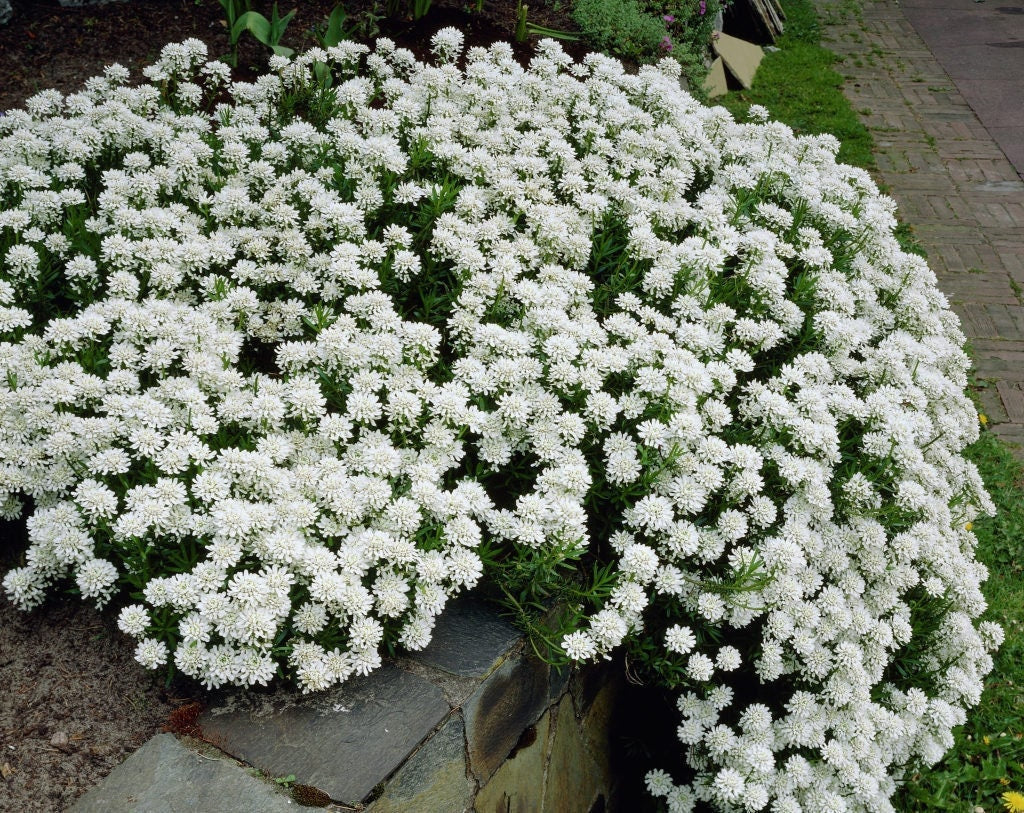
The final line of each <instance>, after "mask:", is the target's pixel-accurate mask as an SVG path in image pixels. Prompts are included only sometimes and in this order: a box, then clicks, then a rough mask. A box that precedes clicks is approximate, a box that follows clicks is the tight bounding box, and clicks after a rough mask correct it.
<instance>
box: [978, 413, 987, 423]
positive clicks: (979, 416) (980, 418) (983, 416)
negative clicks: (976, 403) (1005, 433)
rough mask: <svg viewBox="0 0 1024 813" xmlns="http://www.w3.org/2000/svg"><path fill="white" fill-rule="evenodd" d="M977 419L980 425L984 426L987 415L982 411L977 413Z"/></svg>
mask: <svg viewBox="0 0 1024 813" xmlns="http://www.w3.org/2000/svg"><path fill="white" fill-rule="evenodd" d="M978 420H979V421H981V425H982V426H986V425H987V424H988V416H987V415H985V414H984V413H982V412H979V413H978Z"/></svg>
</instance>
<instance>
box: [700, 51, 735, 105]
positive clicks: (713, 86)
mask: <svg viewBox="0 0 1024 813" xmlns="http://www.w3.org/2000/svg"><path fill="white" fill-rule="evenodd" d="M704 90H706V91H707V94H708V98H710V99H714V98H715V97H716V96H724V95H725V94H726V93H728V92H729V85H728V84H727V83H726V81H725V63H724V62H722V57H720V56H716V57H715V61H714V62H712V63H711V70H709V71H708V78H707V79H705V80H704Z"/></svg>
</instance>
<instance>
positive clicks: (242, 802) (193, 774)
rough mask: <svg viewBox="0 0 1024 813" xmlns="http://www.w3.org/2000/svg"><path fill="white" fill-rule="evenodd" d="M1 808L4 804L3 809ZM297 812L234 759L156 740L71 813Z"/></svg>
mask: <svg viewBox="0 0 1024 813" xmlns="http://www.w3.org/2000/svg"><path fill="white" fill-rule="evenodd" d="M0 807H2V803H0ZM297 809H298V806H297V805H296V804H295V803H294V802H292V800H291V799H290V798H289V797H288V796H287V795H285V794H284V793H283V792H282V791H280V790H279V789H278V788H276V787H274V786H273V785H271V784H270V783H269V782H267V781H265V780H261V779H257V778H256V777H254V776H252V775H251V774H249V773H248V772H247V771H246V770H245V769H244V768H242V767H241V766H240V765H238V763H237V762H235V761H234V760H233V759H231V758H230V757H227V756H224V755H221V756H220V757H209V756H204V755H200V754H197V753H196V752H195V751H192V750H190V749H189V748H186V747H185V746H184V745H183V744H182V743H181V742H179V741H178V739H177V738H176V737H174V735H172V734H157V735H156V736H155V737H153V739H151V740H149V742H147V743H146V744H145V745H143V746H142V747H141V748H140V749H139V750H138V751H136V752H135V753H134V754H132V755H131V756H130V757H128V759H126V760H125V761H124V762H122V763H121V764H120V765H118V766H117V767H116V768H114V770H113V772H111V774H110V775H109V776H108V777H107V778H106V779H104V780H103V781H102V782H101V783H100V784H99V785H97V786H96V787H94V788H92V790H90V791H88V792H87V793H86V794H85V795H84V796H82V797H81V798H80V799H79V800H78V801H77V802H76V803H75V804H74V805H73V806H72V807H71V813H202V811H214V810H215V811H217V813H254V811H260V813H278V811H285V810H287V811H295V810H297Z"/></svg>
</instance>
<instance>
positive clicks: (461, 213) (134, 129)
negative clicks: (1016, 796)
mask: <svg viewBox="0 0 1024 813" xmlns="http://www.w3.org/2000/svg"><path fill="white" fill-rule="evenodd" d="M433 45H434V51H435V54H436V56H437V62H436V64H431V65H426V64H421V63H418V62H416V60H415V59H413V58H412V56H411V55H410V54H409V53H408V52H406V51H403V50H402V49H397V48H395V47H394V45H393V44H392V43H390V42H388V41H386V40H382V41H379V42H378V44H377V47H376V50H375V51H372V52H370V51H369V49H367V48H366V47H365V46H361V45H355V44H351V43H341V44H339V45H338V46H336V47H334V48H330V49H327V50H323V49H314V50H313V51H310V52H308V53H306V54H303V55H302V56H300V57H298V58H296V59H295V60H289V59H287V58H283V57H275V58H273V60H272V67H273V69H274V72H272V73H271V74H269V75H267V76H264V77H262V78H260V79H259V80H258V81H256V82H254V83H235V84H230V83H229V78H228V73H227V69H226V68H225V66H224V65H222V64H220V63H215V62H213V63H211V62H207V61H206V53H205V48H204V47H202V44H201V43H197V42H186V43H182V44H177V45H171V46H168V47H167V48H166V49H165V50H164V52H163V55H162V57H161V59H160V61H159V62H158V63H157V64H156V65H154V66H153V67H152V68H150V69H149V70H148V71H147V77H148V79H149V80H150V81H149V83H148V84H145V85H142V86H140V87H129V86H128V85H127V84H126V80H127V76H126V72H125V71H123V70H122V69H119V68H118V67H116V66H115V67H113V68H110V69H109V70H108V71H107V72H106V74H105V75H104V76H103V77H99V78H97V79H94V80H91V81H90V82H89V83H88V84H87V86H86V88H85V90H84V91H83V92H81V93H78V94H73V95H71V96H68V97H61V96H60V94H57V93H54V92H45V93H42V94H39V95H37V96H36V97H34V98H33V99H31V100H29V102H28V103H27V106H26V110H25V111H13V112H11V113H9V114H8V115H7V116H5V117H2V118H0V195H2V201H3V203H2V207H3V208H2V211H0V226H2V229H3V230H2V232H0V258H2V263H3V268H2V273H3V276H2V285H0V304H2V306H3V310H2V311H0V314H2V316H0V330H2V331H3V334H4V340H3V343H2V344H0V373H2V375H0V410H2V413H3V422H2V428H0V463H2V468H0V488H2V489H3V490H4V492H5V493H6V500H5V502H4V513H5V515H7V516H16V515H18V514H19V513H21V512H22V510H23V509H24V505H23V503H24V502H25V501H26V500H27V501H28V504H29V509H30V516H29V518H28V528H29V535H30V547H29V549H28V551H27V553H26V557H25V564H24V565H23V566H22V567H19V568H16V569H14V570H13V571H11V572H10V573H9V574H7V576H6V577H5V578H4V587H5V589H6V592H7V594H8V596H10V598H11V599H12V600H14V601H15V602H16V603H18V604H19V605H20V606H22V607H25V608H31V607H33V606H35V605H37V604H38V603H39V602H41V601H42V600H43V598H44V597H45V595H46V594H47V593H48V592H51V591H53V590H56V589H60V588H61V587H63V586H65V585H66V584H68V583H70V584H73V585H74V588H73V589H75V590H76V591H77V592H78V593H80V594H81V595H82V596H83V598H86V599H89V600H93V601H96V602H97V603H101V604H102V603H106V602H108V601H110V600H111V599H112V598H114V597H115V596H117V597H118V599H117V600H118V601H119V602H122V603H124V604H125V606H124V607H123V609H122V610H121V614H120V625H121V628H122V629H123V630H124V631H125V632H126V633H128V634H129V635H132V636H134V637H135V638H136V639H137V640H138V649H137V657H138V659H139V661H140V662H141V663H143V664H144V665H146V666H149V667H152V668H161V667H164V666H165V665H169V664H173V665H174V666H175V667H176V668H177V669H178V670H180V671H181V672H184V673H185V674H187V675H189V676H191V677H194V678H196V679H197V680H200V681H202V682H203V683H204V684H205V685H207V686H219V685H223V684H229V683H230V684H235V685H252V684H257V683H266V682H267V681H269V680H270V679H272V678H273V677H274V676H275V675H276V674H278V673H284V674H287V675H288V676H290V677H292V678H294V679H295V680H296V681H297V682H298V683H299V685H300V686H302V687H303V688H304V689H307V690H317V689H322V688H326V687H328V686H330V685H332V684H335V683H337V682H339V681H343V680H345V679H346V678H348V677H349V676H350V675H352V674H357V673H366V672H368V671H370V670H372V669H373V668H374V667H376V666H377V665H378V664H379V663H380V651H381V648H382V646H383V647H387V646H393V645H398V646H402V647H405V648H409V649H416V648H419V647H422V646H424V645H425V644H426V643H427V641H428V640H429V637H430V632H431V628H432V625H433V622H434V618H435V617H436V616H437V614H438V613H439V612H441V611H443V608H444V605H445V603H446V601H447V600H448V598H449V597H450V596H452V595H454V594H456V593H458V592H460V591H462V590H464V589H467V588H469V587H472V586H474V585H475V584H476V583H477V582H478V581H479V580H480V579H481V576H485V575H486V573H487V572H488V571H491V570H502V569H503V568H504V570H505V571H506V572H507V571H508V570H510V569H514V566H515V563H516V562H541V563H542V564H543V566H539V567H537V568H535V571H536V570H547V571H548V572H554V571H556V570H557V569H558V563H559V562H561V561H565V562H575V561H581V562H582V563H583V564H584V565H585V568H584V569H582V571H581V572H582V573H583V574H588V573H589V574H593V577H592V580H591V581H583V580H582V577H581V581H580V582H579V583H578V589H577V592H576V595H577V596H578V598H577V600H576V602H575V603H574V604H572V603H571V604H570V606H568V607H566V612H565V614H564V616H563V619H562V620H563V623H564V624H565V625H566V627H565V629H564V630H562V631H560V632H559V633H558V634H557V635H556V636H555V639H556V641H555V642H556V643H557V644H558V645H559V646H560V648H561V650H562V651H563V652H564V654H565V656H567V657H568V658H571V659H574V660H577V661H585V660H588V659H592V658H597V657H601V656H604V655H606V654H607V653H609V652H610V651H611V650H613V649H614V648H615V647H617V646H619V645H621V644H622V643H623V642H624V641H626V640H627V638H628V639H630V640H632V642H633V643H632V644H631V647H632V654H633V657H634V660H635V662H636V663H637V664H638V665H639V666H640V667H642V668H643V669H645V670H647V671H648V672H649V673H651V674H656V675H658V676H659V679H661V680H662V681H664V682H665V683H666V684H668V685H671V686H674V687H676V688H677V689H678V690H679V692H680V698H679V711H680V715H681V720H680V722H681V725H680V727H679V738H680V741H681V743H682V746H683V749H684V751H685V757H686V759H685V764H684V763H683V762H681V763H680V764H679V765H677V766H671V765H669V766H661V767H659V769H657V770H654V771H652V772H651V774H650V775H649V777H648V786H649V788H650V790H651V792H652V793H654V794H655V795H658V796H661V797H664V798H665V799H666V800H667V804H668V807H669V808H670V809H671V810H690V809H693V807H694V806H695V804H696V803H697V802H698V801H706V802H710V803H711V805H712V806H713V807H715V808H717V809H720V810H768V809H771V810H775V811H801V810H804V811H822V810H829V811H832V810H835V811H842V810H849V811H854V810H890V809H892V806H891V804H890V802H889V798H890V796H891V795H892V793H893V791H894V790H895V786H896V784H895V783H896V781H897V780H898V779H899V778H901V777H902V776H903V774H904V773H905V772H906V770H908V769H910V768H914V767H917V766H919V765H923V764H930V763H932V762H934V761H935V760H937V759H939V758H940V757H941V756H942V754H943V752H944V751H945V750H946V748H947V747H948V746H949V745H950V744H951V742H952V737H951V734H950V731H951V729H952V727H953V726H955V725H957V724H958V723H961V722H962V721H963V720H964V710H965V709H966V708H967V707H969V706H971V705H973V704H975V703H976V702H977V699H978V696H979V694H980V691H981V679H982V677H983V676H984V674H986V673H987V672H988V670H989V669H990V668H991V665H992V661H991V657H990V655H989V654H988V652H989V651H990V650H991V649H993V648H994V647H996V646H998V644H999V642H1000V640H1001V630H1000V629H999V627H998V626H997V625H995V624H992V623H989V622H979V621H978V620H977V619H978V617H979V615H980V614H981V613H982V611H983V610H984V606H985V604H984V600H983V598H982V596H981V593H980V590H979V584H980V582H981V581H982V580H983V579H984V576H985V569H984V567H983V566H982V565H981V564H979V563H978V562H977V560H976V558H975V556H974V547H975V539H974V537H973V535H972V533H971V530H970V526H969V523H970V522H971V520H972V519H973V518H975V516H976V515H978V514H979V513H983V512H987V511H989V510H991V502H990V500H989V499H988V497H987V495H986V494H985V491H984V488H983V486H982V484H981V481H980V479H979V477H978V475H977V471H976V469H975V468H974V467H973V465H971V464H970V463H968V462H967V461H965V460H964V458H963V456H962V450H963V449H964V447H965V446H966V444H968V443H969V442H971V441H972V440H974V439H975V438H976V437H977V434H978V423H977V416H976V413H975V411H974V409H973V407H972V404H971V402H970V400H969V399H968V398H967V397H966V396H965V395H964V386H965V384H966V371H967V367H968V362H967V357H966V356H965V354H964V353H963V351H962V349H961V345H962V343H963V336H962V334H961V333H960V330H959V327H958V324H957V320H956V318H955V316H954V315H953V314H952V313H951V312H950V311H949V309H948V307H947V306H946V302H945V300H944V298H943V297H942V295H941V294H940V293H939V292H938V290H937V289H936V287H935V280H934V276H933V275H932V274H931V272H930V271H929V269H928V267H927V265H926V263H925V262H924V261H923V260H922V259H921V258H920V257H917V256H914V255H911V254H907V253H905V252H904V251H902V250H901V248H900V246H899V244H898V242H897V241H896V239H895V238H894V236H893V228H894V226H895V220H894V218H893V204H892V202H891V201H890V200H888V199H886V198H884V197H881V196H880V195H879V194H878V192H877V189H876V188H875V186H874V184H873V183H872V182H871V180H870V178H869V176H868V175H867V174H866V173H865V172H864V171H863V170H859V169H855V168H851V167H847V166H843V165H839V164H837V163H836V162H835V152H836V149H837V143H836V141H835V139H833V138H831V137H828V136H814V137H803V138H797V137H795V136H794V135H793V133H792V131H791V130H789V129H788V128H787V127H785V126H783V125H780V124H776V123H771V122H767V121H764V120H761V119H760V118H759V117H758V116H757V115H756V113H757V111H755V120H754V121H752V122H750V123H737V122H735V121H734V120H733V119H732V118H731V116H730V115H729V114H728V113H727V112H726V111H725V110H723V109H722V108H714V109H709V108H706V107H703V106H701V105H700V104H698V103H697V102H695V101H694V100H693V99H692V97H690V96H688V95H687V94H685V93H683V92H681V91H680V90H679V85H678V71H679V67H678V64H677V63H676V62H674V61H671V60H665V61H663V62H662V63H660V64H659V65H658V66H657V67H645V68H642V69H641V70H640V72H639V73H638V74H636V75H630V74H627V73H625V72H624V71H623V69H622V67H621V65H619V63H617V62H615V61H614V60H612V59H609V58H607V57H603V56H600V55H596V54H594V55H590V56H588V57H587V58H586V59H585V60H583V61H582V62H580V63H574V62H573V61H572V60H571V59H569V58H568V57H567V56H566V55H565V54H564V53H563V51H562V50H561V48H560V46H559V45H558V44H557V43H555V42H553V41H546V42H543V43H541V45H540V46H539V47H538V51H537V55H536V57H535V58H534V60H533V61H532V63H531V64H530V66H529V68H528V69H523V68H522V67H520V66H519V65H518V63H516V62H515V61H514V59H513V58H512V55H511V51H510V49H509V48H508V46H505V45H502V44H496V45H495V46H493V47H492V48H490V49H488V50H483V49H470V50H469V51H468V52H467V53H466V54H464V55H463V54H461V50H462V37H461V35H460V33H459V32H458V31H455V30H452V29H447V30H444V31H442V32H440V33H439V34H438V35H437V37H436V38H435V39H434V43H433ZM318 64H323V65H327V66H329V68H330V69H331V71H332V76H333V82H332V84H331V86H330V87H327V86H326V83H325V82H323V81H322V80H318V78H317V72H316V71H314V68H315V66H316V65H318ZM460 65H461V67H460ZM320 73H322V71H321V72H320ZM563 633H564V634H563ZM662 768H664V769H667V770H662ZM670 774H671V775H670Z"/></svg>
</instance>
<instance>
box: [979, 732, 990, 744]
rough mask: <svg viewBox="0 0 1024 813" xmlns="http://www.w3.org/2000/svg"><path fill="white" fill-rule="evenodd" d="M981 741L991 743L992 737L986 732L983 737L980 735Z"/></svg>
mask: <svg viewBox="0 0 1024 813" xmlns="http://www.w3.org/2000/svg"><path fill="white" fill-rule="evenodd" d="M981 741H982V742H983V743H985V745H991V744H992V738H991V737H990V736H989V735H988V734H986V735H985V736H984V737H982V738H981Z"/></svg>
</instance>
